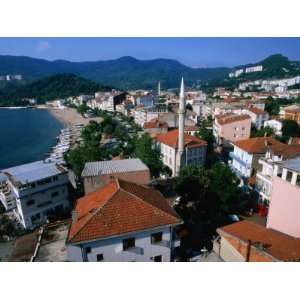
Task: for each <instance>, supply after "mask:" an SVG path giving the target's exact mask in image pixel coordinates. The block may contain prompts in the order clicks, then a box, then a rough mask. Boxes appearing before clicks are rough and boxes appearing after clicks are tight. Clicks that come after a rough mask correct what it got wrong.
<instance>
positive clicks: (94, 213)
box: [67, 179, 181, 243]
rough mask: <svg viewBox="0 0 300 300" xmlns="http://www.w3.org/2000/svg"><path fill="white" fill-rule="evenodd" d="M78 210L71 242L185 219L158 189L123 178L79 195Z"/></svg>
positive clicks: (71, 228) (174, 223) (71, 229)
mask: <svg viewBox="0 0 300 300" xmlns="http://www.w3.org/2000/svg"><path fill="white" fill-rule="evenodd" d="M75 214H76V215H77V220H76V219H75V220H74V221H73V222H72V225H71V227H70V230H69V233H68V238H67V241H68V242H69V243H78V242H84V241H91V240H97V239H102V238H107V237H111V236H117V235H122V234H126V233H130V232H135V231H141V230H147V229H151V228H155V227H159V226H165V225H176V224H180V223H181V220H180V219H179V217H178V216H177V214H176V213H175V212H174V210H173V209H172V208H171V207H170V206H169V204H168V203H167V201H166V199H165V198H164V197H163V196H162V195H161V194H160V193H159V192H158V191H156V190H153V189H150V188H148V187H145V186H141V185H137V184H135V183H131V182H127V181H124V180H121V179H115V180H113V181H111V182H110V183H109V184H107V185H105V186H104V187H102V188H100V189H99V190H97V191H95V192H92V193H90V194H88V195H86V196H84V197H82V198H80V199H78V200H77V203H76V206H75Z"/></svg>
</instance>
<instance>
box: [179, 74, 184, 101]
mask: <svg viewBox="0 0 300 300" xmlns="http://www.w3.org/2000/svg"><path fill="white" fill-rule="evenodd" d="M179 98H180V100H181V99H184V80H183V77H182V78H181V85H180V94H179ZM180 104H181V101H180Z"/></svg>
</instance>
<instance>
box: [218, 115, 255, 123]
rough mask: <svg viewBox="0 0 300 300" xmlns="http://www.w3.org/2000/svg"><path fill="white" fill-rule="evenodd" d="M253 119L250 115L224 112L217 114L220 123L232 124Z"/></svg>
mask: <svg viewBox="0 0 300 300" xmlns="http://www.w3.org/2000/svg"><path fill="white" fill-rule="evenodd" d="M248 119H249V120H251V118H250V116H248V115H236V114H224V115H218V116H216V120H217V121H218V123H219V124H220V125H225V124H230V123H234V122H238V121H243V120H248Z"/></svg>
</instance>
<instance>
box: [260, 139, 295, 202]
mask: <svg viewBox="0 0 300 300" xmlns="http://www.w3.org/2000/svg"><path fill="white" fill-rule="evenodd" d="M298 156H300V145H299V144H294V145H286V144H282V145H281V146H280V147H278V146H277V147H275V148H273V149H269V150H268V151H267V152H266V154H265V157H262V158H260V159H259V160H258V163H259V165H260V166H261V167H260V170H259V171H258V172H257V173H256V189H257V191H258V192H259V194H260V197H261V200H263V201H265V200H267V201H270V199H271V193H272V177H273V173H274V165H276V163H277V162H280V161H284V160H286V159H291V158H295V157H298Z"/></svg>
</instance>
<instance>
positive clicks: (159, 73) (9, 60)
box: [0, 55, 230, 90]
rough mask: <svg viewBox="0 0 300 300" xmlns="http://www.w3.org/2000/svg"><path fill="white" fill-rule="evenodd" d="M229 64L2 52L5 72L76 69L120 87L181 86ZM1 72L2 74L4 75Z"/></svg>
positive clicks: (221, 73) (35, 75)
mask: <svg viewBox="0 0 300 300" xmlns="http://www.w3.org/2000/svg"><path fill="white" fill-rule="evenodd" d="M229 70H230V69H229V68H190V67H188V66H185V65H183V64H181V63H179V62H178V61H176V60H171V59H152V60H138V59H135V58H133V57H130V56H125V57H121V58H119V59H114V60H107V61H95V62H69V61H65V60H56V61H47V60H43V59H36V58H31V57H25V56H8V55H5V56H4V55H2V56H1V55H0V73H1V74H22V75H23V77H24V78H25V79H26V80H29V81H31V80H37V79H41V78H43V77H45V76H50V75H54V74H60V73H72V74H76V75H78V76H82V77H84V78H87V79H90V80H94V81H97V82H101V83H102V84H104V85H108V86H114V87H116V88H119V89H124V90H127V89H140V88H145V89H152V88H156V86H157V82H158V81H161V86H162V88H177V87H178V86H179V82H180V78H181V76H184V77H185V80H186V82H187V84H189V85H193V84H196V83H197V82H199V81H200V82H203V81H209V80H214V79H222V78H224V77H226V76H227V75H228V73H229ZM1 74H0V75H1Z"/></svg>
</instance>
